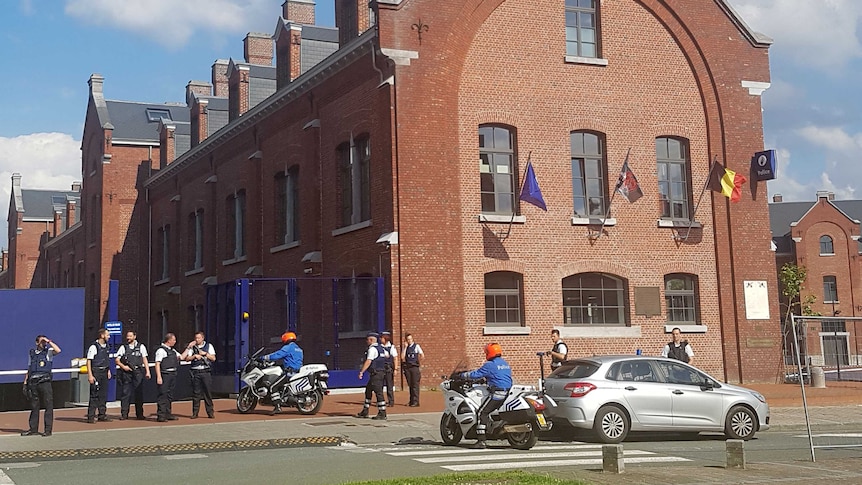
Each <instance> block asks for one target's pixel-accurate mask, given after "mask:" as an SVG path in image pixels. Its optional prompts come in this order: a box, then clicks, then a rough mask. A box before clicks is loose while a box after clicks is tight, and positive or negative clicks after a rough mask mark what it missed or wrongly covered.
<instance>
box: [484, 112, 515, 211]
mask: <svg viewBox="0 0 862 485" xmlns="http://www.w3.org/2000/svg"><path fill="white" fill-rule="evenodd" d="M479 181H480V191H481V198H482V213H483V214H509V215H511V214H512V213H514V212H515V211H517V206H516V205H515V204H516V201H515V190H516V189H517V187H518V167H517V166H516V164H515V131H514V130H512V129H509V128H507V127H504V126H496V125H481V126H479Z"/></svg>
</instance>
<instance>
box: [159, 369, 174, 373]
mask: <svg viewBox="0 0 862 485" xmlns="http://www.w3.org/2000/svg"><path fill="white" fill-rule="evenodd" d="M176 371H177V369H176V368H174V369H162V372H163V373H164V372H176Z"/></svg>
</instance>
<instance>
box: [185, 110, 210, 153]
mask: <svg viewBox="0 0 862 485" xmlns="http://www.w3.org/2000/svg"><path fill="white" fill-rule="evenodd" d="M208 105H209V100H207V99H198V98H196V99H194V100H192V104H191V107H190V108H189V109H190V110H191V113H190V116H189V121H190V122H191V130H192V133H191V144H192V148H194V147H196V146H198V145H199V144H200V143H201V142H202V141H204V140H206V138H207V136H209V120H208V119H207V106H208Z"/></svg>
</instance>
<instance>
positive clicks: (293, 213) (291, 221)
mask: <svg viewBox="0 0 862 485" xmlns="http://www.w3.org/2000/svg"><path fill="white" fill-rule="evenodd" d="M275 190H276V199H275V204H276V210H275V214H276V219H277V221H276V222H277V226H276V229H277V231H276V238H277V241H276V242H277V243H278V244H287V243H292V242H294V241H299V167H292V168H291V169H290V170H288V171H287V172H282V173H280V174H278V176H276V180H275Z"/></svg>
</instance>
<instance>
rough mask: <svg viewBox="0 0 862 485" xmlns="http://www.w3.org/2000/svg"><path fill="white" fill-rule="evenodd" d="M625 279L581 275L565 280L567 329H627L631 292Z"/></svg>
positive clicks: (564, 309) (564, 302) (564, 318)
mask: <svg viewBox="0 0 862 485" xmlns="http://www.w3.org/2000/svg"><path fill="white" fill-rule="evenodd" d="M625 286H626V285H625V283H624V281H623V280H622V279H620V278H617V277H616V276H613V275H609V274H604V273H580V274H576V275H572V276H569V277H567V278H564V279H563V324H564V325H625V324H626V322H627V317H628V312H627V308H628V302H627V300H628V296H627V295H628V292H627V291H626V288H625Z"/></svg>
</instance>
